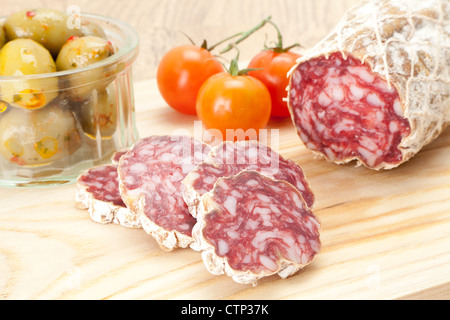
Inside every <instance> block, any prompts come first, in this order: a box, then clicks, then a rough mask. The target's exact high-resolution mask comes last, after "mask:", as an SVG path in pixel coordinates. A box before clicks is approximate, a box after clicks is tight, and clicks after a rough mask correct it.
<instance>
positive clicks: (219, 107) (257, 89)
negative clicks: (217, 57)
mask: <svg viewBox="0 0 450 320" xmlns="http://www.w3.org/2000/svg"><path fill="white" fill-rule="evenodd" d="M270 109H271V100H270V93H269V91H268V90H267V88H266V86H265V85H264V84H263V83H262V82H261V81H259V80H258V79H256V78H254V77H251V76H249V75H238V76H232V75H230V74H229V73H228V72H222V73H219V74H216V75H214V76H212V77H211V78H209V79H208V80H206V81H205V83H204V84H203V85H202V87H201V88H200V91H199V93H198V97H197V115H198V117H199V118H200V120H202V121H203V124H204V126H205V127H206V128H207V129H217V130H219V131H220V132H221V134H222V139H223V140H243V139H242V137H239V134H238V135H236V136H233V137H230V135H228V137H227V129H232V130H238V129H242V130H243V131H244V133H245V132H246V131H247V130H249V129H254V131H253V132H256V135H257V134H258V130H259V129H262V128H264V127H265V126H266V125H267V122H268V121H269V118H270ZM233 132H235V131H233ZM233 132H231V133H233ZM241 132H242V131H241ZM227 138H228V139H227ZM245 138H248V137H245Z"/></svg>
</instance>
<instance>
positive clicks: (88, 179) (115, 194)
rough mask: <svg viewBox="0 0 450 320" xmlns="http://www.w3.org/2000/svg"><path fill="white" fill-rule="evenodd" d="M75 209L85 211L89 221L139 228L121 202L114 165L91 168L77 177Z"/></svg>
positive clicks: (138, 223) (132, 215)
mask: <svg viewBox="0 0 450 320" xmlns="http://www.w3.org/2000/svg"><path fill="white" fill-rule="evenodd" d="M76 207H77V208H79V209H87V210H88V212H89V215H90V217H91V219H92V220H93V221H95V222H98V223H102V224H107V223H116V224H120V225H122V226H124V227H129V228H140V226H141V224H140V221H139V220H136V219H135V215H134V214H133V213H132V212H131V211H130V210H129V209H128V208H127V207H126V205H125V203H124V202H123V201H122V198H121V196H120V193H119V180H118V174H117V166H116V165H101V166H97V167H93V168H91V169H89V170H86V171H85V172H84V173H82V174H81V175H80V176H79V177H78V180H77V189H76Z"/></svg>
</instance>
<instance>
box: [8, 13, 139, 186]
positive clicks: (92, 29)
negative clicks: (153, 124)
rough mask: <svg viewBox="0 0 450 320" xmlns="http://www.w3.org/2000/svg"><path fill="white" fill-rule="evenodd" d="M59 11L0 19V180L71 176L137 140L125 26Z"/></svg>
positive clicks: (21, 182)
mask: <svg viewBox="0 0 450 320" xmlns="http://www.w3.org/2000/svg"><path fill="white" fill-rule="evenodd" d="M68 19H69V17H68V16H67V15H66V14H65V13H63V12H60V11H57V10H54V9H46V8H42V9H33V10H22V11H20V12H16V13H14V14H12V15H10V16H8V17H3V18H0V186H10V187H37V186H51V185H57V184H63V183H68V182H73V181H75V180H76V178H77V177H78V175H79V174H80V172H82V171H83V170H85V169H86V168H88V167H92V166H95V165H98V164H101V163H105V162H108V161H109V160H110V158H111V156H112V154H113V153H114V152H116V151H118V150H123V149H126V148H128V147H130V146H131V145H132V144H133V143H134V142H135V141H136V139H137V138H138V135H137V130H136V126H135V114H134V97H133V79H132V63H133V62H134V60H135V58H136V56H137V54H138V42H139V39H138V36H137V33H136V31H135V30H134V29H133V28H132V27H131V26H129V25H128V24H126V23H124V22H122V21H118V20H115V19H112V18H108V17H104V16H99V15H92V14H81V15H80V16H79V19H80V22H81V23H80V24H79V27H78V28H69V27H68V26H70V24H69V23H67V21H68Z"/></svg>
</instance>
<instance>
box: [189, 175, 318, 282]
mask: <svg viewBox="0 0 450 320" xmlns="http://www.w3.org/2000/svg"><path fill="white" fill-rule="evenodd" d="M319 230H320V222H319V220H318V218H317V217H316V216H315V215H314V213H313V212H312V211H311V209H310V208H309V207H308V205H307V204H306V203H305V201H304V199H303V197H302V195H301V194H300V192H299V191H298V189H297V188H295V187H294V186H292V185H291V184H290V183H288V182H286V181H280V180H274V179H272V178H269V177H267V176H265V175H262V174H260V173H258V172H256V171H242V172H240V173H239V174H237V175H235V176H231V177H227V178H220V179H219V180H218V181H217V182H216V184H215V186H214V189H213V190H211V191H210V192H208V193H205V194H204V195H203V196H202V198H201V202H200V205H199V211H198V215H197V224H196V225H195V226H194V229H193V235H194V238H195V243H194V244H193V245H192V248H193V249H195V250H199V251H202V259H203V261H204V263H205V265H206V268H207V269H208V270H209V271H210V272H211V273H213V274H223V273H226V274H227V275H228V276H231V277H232V278H233V279H234V280H235V281H236V282H239V283H251V284H253V285H255V284H256V282H257V280H258V279H260V278H262V277H266V276H269V275H273V274H278V275H279V276H281V277H282V278H285V277H288V276H290V275H292V274H294V273H295V272H297V271H298V270H299V269H301V268H303V267H304V266H305V265H307V264H309V263H310V262H311V261H312V260H313V259H314V257H315V256H316V254H317V253H318V252H319V250H320V247H321V243H320V235H319Z"/></svg>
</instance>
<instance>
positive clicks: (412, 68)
mask: <svg viewBox="0 0 450 320" xmlns="http://www.w3.org/2000/svg"><path fill="white" fill-rule="evenodd" d="M449 25H450V3H449V2H448V1H439V0H426V1H422V0H399V1H377V0H375V1H362V2H360V3H359V4H358V5H357V6H355V7H354V8H352V9H350V10H349V11H348V12H347V13H346V15H345V16H344V17H343V19H342V20H341V21H340V23H339V24H338V25H337V26H336V27H335V28H334V30H333V31H332V32H331V33H330V34H329V35H328V36H327V37H326V38H325V39H323V40H322V41H321V42H320V43H318V44H317V45H316V46H315V47H313V48H312V49H310V50H309V51H307V52H306V53H305V55H303V56H302V57H301V58H300V59H299V60H298V63H297V65H296V66H295V67H294V68H293V69H292V70H291V72H290V84H289V86H288V88H287V90H288V104H289V108H290V111H291V116H292V119H293V122H294V124H295V126H296V128H297V132H298V134H299V136H300V138H301V140H302V141H303V143H304V144H305V146H306V147H307V148H308V149H310V150H312V151H313V152H314V153H315V154H317V155H319V156H322V157H325V158H326V159H327V160H329V161H332V162H336V163H347V162H350V161H352V160H357V163H358V164H363V165H365V166H366V167H368V168H372V169H391V168H394V167H397V166H398V165H400V164H401V163H404V162H405V161H407V160H409V159H410V158H411V157H412V156H414V155H415V154H416V153H417V152H419V151H420V150H421V149H422V147H423V146H425V145H426V144H428V143H430V142H431V141H433V140H434V139H435V138H436V137H437V136H438V135H439V134H440V133H441V132H442V131H443V129H444V128H445V127H446V126H447V125H448V121H449V119H448V117H446V116H445V115H446V114H447V113H448V112H449V111H448V109H449V108H450V107H449V106H450V63H449V61H450V29H449V28H448V26H449Z"/></svg>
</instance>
